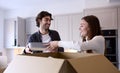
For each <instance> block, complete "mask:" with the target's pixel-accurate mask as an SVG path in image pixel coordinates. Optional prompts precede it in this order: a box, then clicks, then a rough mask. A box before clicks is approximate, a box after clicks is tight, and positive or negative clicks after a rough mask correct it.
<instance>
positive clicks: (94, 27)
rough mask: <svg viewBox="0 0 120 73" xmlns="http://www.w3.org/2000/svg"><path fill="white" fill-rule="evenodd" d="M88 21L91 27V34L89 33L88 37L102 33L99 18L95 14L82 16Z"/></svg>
mask: <svg viewBox="0 0 120 73" xmlns="http://www.w3.org/2000/svg"><path fill="white" fill-rule="evenodd" d="M82 19H83V20H85V21H86V22H87V23H88V27H89V28H90V34H88V39H89V40H90V39H92V38H93V37H94V36H97V35H102V33H101V27H100V22H99V19H98V18H97V17H96V16H94V15H88V16H85V17H83V18H82Z"/></svg>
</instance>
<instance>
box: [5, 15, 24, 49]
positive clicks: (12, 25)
mask: <svg viewBox="0 0 120 73" xmlns="http://www.w3.org/2000/svg"><path fill="white" fill-rule="evenodd" d="M4 22H5V25H4V36H5V37H4V43H5V45H4V46H5V48H13V47H14V46H25V21H24V19H22V18H20V17H17V18H11V19H5V21H4Z"/></svg>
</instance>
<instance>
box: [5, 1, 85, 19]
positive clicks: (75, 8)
mask: <svg viewBox="0 0 120 73" xmlns="http://www.w3.org/2000/svg"><path fill="white" fill-rule="evenodd" d="M81 3H82V4H81ZM84 6H85V5H84V0H77V1H74V0H70V1H69V0H67V1H64V2H63V1H60V2H57V3H50V4H47V3H46V4H44V5H43V6H42V7H40V6H36V7H35V6H34V7H32V6H31V7H30V8H28V6H26V7H24V9H23V8H17V9H16V10H11V11H8V12H7V13H6V14H7V15H6V18H13V17H17V16H20V17H23V18H24V17H32V16H33V17H35V16H36V15H37V14H38V13H39V12H40V11H42V10H45V11H48V12H51V13H52V14H53V15H59V14H69V13H76V12H82V11H83V9H84Z"/></svg>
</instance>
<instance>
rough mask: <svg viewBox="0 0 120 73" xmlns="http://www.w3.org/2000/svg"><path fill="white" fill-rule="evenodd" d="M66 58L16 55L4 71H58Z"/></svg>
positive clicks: (10, 72)
mask: <svg viewBox="0 0 120 73" xmlns="http://www.w3.org/2000/svg"><path fill="white" fill-rule="evenodd" d="M63 62H64V60H63V59H53V58H51V57H50V58H44V57H33V56H16V57H15V59H14V60H13V61H12V62H11V63H10V64H9V66H8V67H7V69H6V70H5V72H4V73H58V72H59V69H60V68H61V66H62V64H63Z"/></svg>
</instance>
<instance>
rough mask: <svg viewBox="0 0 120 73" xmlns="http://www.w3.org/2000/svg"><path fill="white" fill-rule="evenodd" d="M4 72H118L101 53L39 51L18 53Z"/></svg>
mask: <svg viewBox="0 0 120 73" xmlns="http://www.w3.org/2000/svg"><path fill="white" fill-rule="evenodd" d="M4 73H120V72H119V71H118V69H117V68H116V67H114V65H112V63H111V62H110V61H109V60H107V59H106V58H105V57H104V56H103V55H99V54H81V53H40V54H28V55H19V56H16V57H15V58H14V60H13V61H12V62H11V63H10V64H9V66H8V67H7V69H6V70H5V71H4Z"/></svg>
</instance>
